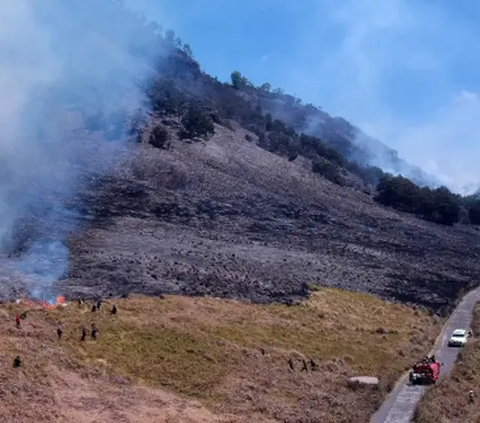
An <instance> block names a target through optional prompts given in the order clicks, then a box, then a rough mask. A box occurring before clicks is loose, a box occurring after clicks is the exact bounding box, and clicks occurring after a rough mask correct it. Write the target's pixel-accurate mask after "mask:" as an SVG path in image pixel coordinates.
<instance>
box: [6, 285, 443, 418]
mask: <svg viewBox="0 0 480 423" xmlns="http://www.w3.org/2000/svg"><path fill="white" fill-rule="evenodd" d="M116 304H117V306H118V308H119V313H118V314H117V315H115V316H112V315H110V314H109V309H110V305H104V308H103V309H102V310H101V311H100V313H92V312H91V311H90V308H89V307H87V306H79V305H78V304H75V303H72V304H70V305H69V306H68V307H60V308H58V309H57V310H54V311H50V312H44V311H32V312H31V313H30V315H29V317H28V319H27V320H26V321H25V322H24V328H23V329H22V330H20V331H18V330H17V329H15V328H14V327H13V323H12V321H11V320H12V318H11V317H10V318H9V319H7V318H6V317H3V315H0V318H2V319H4V320H5V321H2V322H0V348H2V351H3V353H4V354H3V355H2V358H1V361H2V363H1V364H2V366H3V367H4V368H8V369H9V370H8V372H6V373H5V374H4V375H3V378H4V381H8V384H7V386H6V387H5V386H4V387H3V388H1V389H3V391H4V396H3V398H2V401H3V405H2V406H1V409H0V411H1V412H2V413H3V414H2V415H3V416H4V417H3V418H5V419H7V420H5V421H16V422H23V421H25V422H30V421H35V420H34V417H35V416H36V415H37V413H38V412H39V410H40V409H41V410H45V411H44V412H45V413H46V414H48V413H50V414H49V419H50V420H49V419H46V420H44V421H80V422H83V421H85V422H87V421H97V420H95V418H101V420H102V421H105V422H108V421H132V422H133V421H138V422H150V421H151V422H153V421H155V422H157V421H159V422H161V421H165V422H174V421H179V422H180V421H181V422H188V421H195V422H197V421H198V422H201V421H225V422H226V421H231V422H243V421H245V422H247V421H248V422H256V421H258V422H268V421H281V422H310V421H322V422H327V423H328V422H347V421H355V422H362V421H368V417H369V415H371V414H372V413H373V411H374V410H375V408H376V406H377V405H378V403H379V402H380V401H381V399H382V397H383V396H384V395H385V394H386V392H387V390H388V389H389V388H390V387H391V385H392V382H393V381H394V380H395V379H396V378H397V377H398V376H399V375H400V374H401V373H402V372H403V371H404V370H405V369H406V367H408V366H409V365H410V364H411V362H412V361H414V360H415V359H417V358H418V357H419V356H421V355H423V354H424V353H425V352H426V351H428V350H429V349H430V347H431V345H432V344H433V341H434V338H435V336H436V334H437V333H438V331H439V329H440V324H441V322H440V321H439V320H438V319H436V318H434V317H431V316H429V315H428V314H426V313H424V312H422V311H419V310H413V309H411V308H408V307H406V306H403V305H399V304H393V303H386V302H383V301H381V300H379V299H376V298H374V297H371V296H368V295H363V294H357V293H351V292H346V291H341V290H336V289H320V290H318V291H317V292H315V293H314V294H313V296H312V297H311V299H310V300H308V301H307V302H305V303H303V304H300V305H296V306H290V307H288V306H283V305H250V304H246V303H241V302H236V301H226V300H220V299H213V298H208V297H205V298H186V297H177V296H166V297H165V298H164V299H160V298H151V297H145V296H135V297H130V298H128V299H124V300H119V301H117V302H116ZM20 309H21V307H20V306H18V305H9V306H6V307H4V308H3V311H4V312H5V314H8V315H9V316H12V315H13V314H14V313H15V312H16V310H20ZM58 320H61V321H62V322H63V323H64V329H65V333H64V339H62V341H58V340H56V339H55V337H56V334H55V329H56V322H57V321H58ZM93 321H95V323H96V324H97V325H98V327H99V329H100V332H99V339H98V340H97V341H92V340H87V342H85V343H81V342H79V337H80V327H81V325H82V324H87V325H90V324H91V323H92V322H93ZM412 338H414V340H415V342H410V341H411V339H412ZM413 345H416V347H415V348H413V347H412V346H413ZM419 345H420V346H419ZM17 353H20V354H21V355H22V357H23V358H24V360H25V365H24V367H23V368H22V369H21V370H20V371H18V370H19V369H12V368H11V360H13V357H14V356H15V355H16V354H17ZM289 358H290V359H292V364H293V366H294V371H292V370H291V369H290V367H289V364H288V359H289ZM310 359H312V360H313V361H314V362H315V363H316V364H317V368H316V369H315V370H312V368H311V367H310V365H309V367H308V371H306V372H302V371H301V367H302V360H307V362H308V360H310ZM353 375H376V376H379V377H380V379H381V387H380V389H372V388H364V389H354V388H351V387H348V385H347V378H348V377H349V376H353ZM24 390H26V392H24ZM5 391H7V394H5ZM15 392H17V394H19V393H20V394H19V395H20V397H19V398H18V400H19V402H18V403H17V402H16V401H15V395H16V394H15ZM5 395H6V396H5ZM5 398H7V399H9V400H8V401H5ZM195 401H200V402H201V403H202V405H199V404H197V403H195ZM24 403H25V404H26V407H23V404H24ZM19 404H20V405H21V407H19ZM204 407H207V408H204ZM102 410H103V411H102ZM208 410H210V411H208ZM72 413H73V414H72ZM99 413H100V414H99ZM168 413H170V414H168ZM181 413H183V414H181ZM185 413H187V414H185ZM188 413H190V414H188ZM167 415H169V416H170V417H168V419H167V417H166V416H167ZM80 416H83V420H82V418H80ZM232 416H235V417H232ZM240 416H241V417H240ZM122 419H123V420H122ZM188 419H190V420H188Z"/></svg>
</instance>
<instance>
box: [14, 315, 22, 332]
mask: <svg viewBox="0 0 480 423" xmlns="http://www.w3.org/2000/svg"><path fill="white" fill-rule="evenodd" d="M15 324H16V325H17V329H20V327H21V321H20V316H19V315H18V314H16V315H15Z"/></svg>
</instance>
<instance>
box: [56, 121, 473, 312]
mask: <svg viewBox="0 0 480 423" xmlns="http://www.w3.org/2000/svg"><path fill="white" fill-rule="evenodd" d="M215 129H216V133H215V135H214V136H213V137H212V138H210V139H209V140H208V141H200V142H199V141H197V142H191V141H188V140H187V141H182V140H180V139H178V138H175V135H174V134H171V141H172V142H171V146H170V147H169V148H168V149H156V148H153V147H152V146H150V145H149V144H148V142H144V143H141V144H140V145H139V146H138V147H135V149H134V152H132V155H131V156H130V157H129V159H128V162H127V163H126V164H124V166H122V168H121V170H120V169H119V170H118V174H117V175H112V176H111V177H110V178H109V179H108V180H105V181H103V182H102V184H100V185H99V186H98V187H97V189H95V190H90V191H89V192H87V193H84V199H85V198H86V199H87V201H86V202H84V203H83V204H84V205H85V207H86V212H87V213H88V214H90V216H91V219H92V220H91V222H90V223H89V225H88V226H87V227H86V229H85V231H84V232H81V233H79V234H77V235H76V236H75V237H74V238H72V239H71V241H70V246H71V252H72V262H71V267H70V275H69V277H68V278H67V279H66V280H64V281H62V282H61V284H62V288H63V289H66V290H67V293H70V294H71V295H92V296H95V295H104V296H110V295H112V296H117V295H122V294H127V293H129V292H143V293H147V294H160V293H165V292H167V293H179V294H188V295H214V296H220V297H226V298H238V299H242V300H250V301H254V302H270V301H281V302H287V303H292V302H293V301H295V299H299V298H302V297H305V296H307V295H308V293H309V291H310V289H311V288H312V287H313V286H314V285H324V286H332V287H340V288H345V289H351V290H356V291H362V292H369V293H374V294H377V295H380V296H381V297H384V298H389V299H395V300H399V301H402V302H412V303H417V304H422V305H424V306H427V307H430V308H432V309H435V310H437V311H438V310H439V309H442V308H445V307H448V306H450V305H451V304H452V302H453V301H454V300H455V299H456V298H457V297H458V295H460V294H461V293H462V292H463V291H464V290H466V289H468V288H469V287H471V286H473V284H475V283H476V280H475V278H476V277H477V275H478V272H479V270H480V265H479V264H478V254H479V253H480V249H479V247H478V240H479V235H478V232H477V231H476V230H475V228H474V227H473V226H470V225H468V226H467V225H458V226H455V227H449V226H442V225H438V224H434V223H430V222H427V221H424V220H420V219H417V218H415V217H414V216H412V215H409V214H402V213H398V212H396V211H394V210H392V209H387V208H384V207H382V206H380V205H378V204H377V203H376V202H375V201H374V200H373V198H372V196H371V195H369V194H367V193H365V192H363V191H362V190H358V189H355V188H351V187H350V188H349V187H341V186H338V185H336V184H334V183H332V182H330V181H328V180H326V179H324V178H322V177H321V176H318V175H315V174H313V173H312V172H311V168H310V163H309V161H308V160H306V159H303V158H301V157H300V158H298V159H297V160H295V161H293V162H292V161H288V159H286V158H283V157H280V156H278V155H275V154H272V153H270V152H268V151H265V150H263V149H261V148H259V147H258V146H257V145H256V143H255V141H254V140H255V135H253V134H251V133H248V132H247V131H246V130H244V129H242V128H239V127H236V128H233V129H227V128H224V127H221V126H218V125H217V126H216V128H215ZM247 135H248V136H247ZM246 136H247V137H246ZM249 137H251V139H253V141H248V140H247V138H249ZM146 140H148V137H147V136H146V135H145V141H146Z"/></svg>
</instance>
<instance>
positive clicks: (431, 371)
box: [409, 358, 441, 385]
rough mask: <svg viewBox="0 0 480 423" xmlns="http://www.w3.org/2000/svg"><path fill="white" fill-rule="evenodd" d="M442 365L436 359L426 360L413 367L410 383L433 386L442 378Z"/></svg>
mask: <svg viewBox="0 0 480 423" xmlns="http://www.w3.org/2000/svg"><path fill="white" fill-rule="evenodd" d="M440 367H441V364H440V363H439V362H438V361H437V360H435V359H434V358H428V359H424V360H422V361H420V362H418V363H416V364H414V365H413V366H412V370H411V371H410V377H409V379H410V383H411V384H412V385H414V384H416V383H421V384H431V383H435V382H436V381H437V380H438V377H439V376H440Z"/></svg>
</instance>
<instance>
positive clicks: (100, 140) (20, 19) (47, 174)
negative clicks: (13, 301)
mask: <svg viewBox="0 0 480 423" xmlns="http://www.w3.org/2000/svg"><path fill="white" fill-rule="evenodd" d="M151 36H152V33H151V32H148V31H146V26H145V23H144V22H143V21H142V20H141V18H139V17H136V18H135V17H134V16H132V14H131V13H129V12H128V11H127V10H125V9H123V7H122V6H121V4H120V3H119V2H117V1H115V0H68V1H65V0H42V1H37V0H15V1H6V0H2V1H1V2H0V59H1V63H2V66H1V68H0V92H1V93H2V99H1V102H0V175H1V178H0V249H2V251H4V252H6V251H8V250H9V249H11V248H12V246H13V245H15V243H16V238H18V236H19V232H21V230H20V229H21V228H23V227H24V226H25V225H26V224H25V220H24V219H26V218H27V217H30V221H29V222H30V223H29V225H30V226H32V225H33V229H32V230H31V231H30V232H31V234H33V235H32V236H30V238H31V239H30V241H29V242H28V243H27V247H26V249H25V251H24V252H23V255H22V256H21V258H20V259H19V261H18V262H16V266H17V270H19V271H20V272H23V274H24V275H25V276H26V277H25V278H24V281H29V282H27V284H28V290H29V291H30V295H34V296H46V295H52V294H49V293H48V291H49V289H50V287H51V284H52V283H53V282H55V281H56V280H58V278H60V277H61V276H62V275H63V274H64V273H65V272H66V271H67V269H68V248H67V246H66V245H65V242H64V240H65V236H66V235H67V234H68V233H69V232H70V231H72V230H74V229H75V228H76V226H77V225H78V223H79V220H78V214H77V213H76V212H75V210H74V209H71V208H68V207H65V202H66V201H67V200H68V199H69V198H71V197H72V196H73V195H75V193H76V192H78V190H79V189H80V188H81V187H82V186H83V184H85V183H87V182H88V180H89V179H91V177H93V176H97V175H101V174H103V173H104V172H105V171H108V169H109V168H110V167H111V166H112V165H114V164H115V163H116V161H117V160H118V159H119V158H120V157H121V155H122V153H123V152H124V151H125V149H126V142H125V141H124V139H125V137H124V129H125V128H124V127H125V125H124V123H125V120H126V117H127V116H129V115H131V114H132V113H134V112H135V111H136V110H138V109H139V108H140V107H144V106H145V101H144V94H143V92H142V90H141V89H140V87H139V85H140V82H141V81H142V80H144V79H145V78H146V77H148V74H149V72H151V69H150V68H149V66H148V61H149V59H150V58H153V57H154V54H155V53H156V52H155V46H156V45H157V43H155V40H154V39H151ZM148 37H150V38H148ZM105 133H106V134H107V135H108V137H107V138H108V140H109V141H107V140H106V139H105V138H106V137H105ZM32 221H33V223H32ZM22 225H23V226H22ZM27 226H28V225H27ZM30 226H28V227H30ZM19 228H20V229H19Z"/></svg>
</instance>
